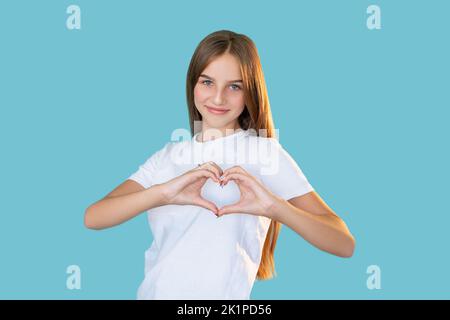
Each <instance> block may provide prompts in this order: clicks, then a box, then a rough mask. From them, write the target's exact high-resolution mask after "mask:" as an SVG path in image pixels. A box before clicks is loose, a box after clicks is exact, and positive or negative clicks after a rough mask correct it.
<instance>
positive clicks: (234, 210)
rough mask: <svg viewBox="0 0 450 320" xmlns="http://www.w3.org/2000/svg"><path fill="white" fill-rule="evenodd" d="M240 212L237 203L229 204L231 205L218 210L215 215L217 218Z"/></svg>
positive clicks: (240, 209)
mask: <svg viewBox="0 0 450 320" xmlns="http://www.w3.org/2000/svg"><path fill="white" fill-rule="evenodd" d="M241 212H242V208H240V207H239V203H237V204H231V205H228V206H224V207H222V208H220V209H219V212H218V213H217V216H218V217H221V216H223V215H225V214H230V213H241Z"/></svg>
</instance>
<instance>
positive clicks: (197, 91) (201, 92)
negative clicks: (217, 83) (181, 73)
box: [194, 85, 208, 102]
mask: <svg viewBox="0 0 450 320" xmlns="http://www.w3.org/2000/svg"><path fill="white" fill-rule="evenodd" d="M207 98H208V92H207V91H206V90H205V89H203V88H202V87H201V86H199V85H196V86H195V87H194V100H195V101H199V102H202V101H205V100H206V99H207Z"/></svg>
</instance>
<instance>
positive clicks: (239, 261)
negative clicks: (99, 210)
mask: <svg viewBox="0 0 450 320" xmlns="http://www.w3.org/2000/svg"><path fill="white" fill-rule="evenodd" d="M198 134H199V133H197V134H196V135H194V136H193V137H192V138H190V139H187V140H185V141H178V142H168V143H167V144H166V145H165V146H164V147H163V148H162V149H161V150H159V151H157V152H156V153H154V154H153V155H152V156H151V157H150V158H148V159H147V161H145V163H143V164H142V165H141V166H139V169H138V170H137V171H136V172H135V173H133V174H132V175H131V176H130V177H129V178H128V179H131V180H134V181H136V182H138V183H139V184H141V185H142V186H143V187H144V188H149V187H151V186H152V185H153V184H160V183H164V182H166V181H168V180H170V179H172V178H175V177H177V176H179V175H181V174H183V173H184V172H186V171H188V170H191V169H193V168H195V167H197V165H198V164H201V163H204V162H207V161H214V162H216V163H217V164H218V165H219V166H220V167H221V168H222V170H225V169H227V168H229V167H232V166H235V165H240V166H241V167H243V168H244V169H245V170H246V171H247V172H249V173H250V174H252V175H254V176H255V177H257V178H258V179H260V181H261V182H262V183H263V184H264V185H265V186H266V187H267V188H268V189H269V190H271V191H272V192H273V193H274V194H276V195H278V196H280V197H282V198H283V199H286V200H288V199H291V198H293V197H296V196H301V195H303V194H305V193H308V192H310V191H312V190H314V189H313V188H312V186H311V185H310V184H309V182H308V180H307V179H306V177H305V175H304V174H303V172H302V170H301V169H300V167H299V166H298V165H297V163H296V162H295V161H294V160H293V159H292V157H291V156H290V155H289V154H288V153H287V152H286V151H285V150H284V149H283V147H282V146H281V145H280V144H279V142H278V140H276V138H265V137H259V136H257V135H256V134H255V133H254V132H253V131H251V130H240V131H237V132H235V133H233V134H230V135H227V136H224V137H221V138H218V139H215V140H210V141H206V142H198V141H197V136H198ZM201 194H202V196H203V197H204V198H205V199H207V200H210V201H212V202H214V203H215V204H216V205H217V207H218V208H220V207H222V206H224V205H226V204H231V203H235V202H237V201H238V200H239V196H240V193H239V189H238V187H237V185H236V184H235V183H234V182H233V181H230V182H229V183H228V184H227V185H226V186H224V187H220V186H219V185H218V184H217V183H215V182H214V181H212V180H211V179H208V180H207V182H206V183H205V185H204V186H203V188H202V190H201ZM147 216H148V221H149V225H150V228H151V232H152V234H153V242H152V244H151V246H150V248H149V249H148V250H147V251H146V252H145V273H144V275H145V276H144V280H143V282H142V283H141V285H140V287H139V289H138V292H137V298H138V299H187V300H189V299H204V300H212V299H250V293H251V290H252V287H253V283H254V281H255V278H256V274H257V271H258V268H259V264H260V261H261V255H262V249H263V245H264V240H265V238H266V235H267V231H268V229H269V226H270V222H271V219H269V218H266V217H263V216H255V215H251V214H246V213H232V214H228V215H224V216H222V217H220V218H217V217H216V216H215V214H214V213H213V212H211V211H209V210H208V209H205V208H202V207H198V206H193V205H184V206H182V205H166V206H161V207H157V208H153V209H150V210H148V214H147Z"/></svg>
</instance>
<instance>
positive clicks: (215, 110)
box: [205, 106, 230, 114]
mask: <svg viewBox="0 0 450 320" xmlns="http://www.w3.org/2000/svg"><path fill="white" fill-rule="evenodd" d="M205 107H206V109H208V111H209V112H211V113H213V114H225V113H227V112H228V111H230V109H220V108H212V107H209V106H205Z"/></svg>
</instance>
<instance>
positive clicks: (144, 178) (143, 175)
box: [127, 145, 167, 189]
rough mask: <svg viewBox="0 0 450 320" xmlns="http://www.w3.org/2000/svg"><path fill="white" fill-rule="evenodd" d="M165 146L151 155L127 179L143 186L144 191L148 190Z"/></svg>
mask: <svg viewBox="0 0 450 320" xmlns="http://www.w3.org/2000/svg"><path fill="white" fill-rule="evenodd" d="M166 148H167V145H165V146H164V147H163V148H162V149H161V150H159V151H157V152H155V153H154V154H152V155H151V156H150V157H149V158H148V159H147V160H146V161H145V162H144V163H143V164H141V165H140V166H139V168H138V170H137V171H136V172H134V173H133V174H132V175H131V176H129V177H128V178H127V180H133V181H136V182H137V183H139V184H140V185H141V186H143V187H144V188H145V189H148V188H150V187H151V186H152V185H153V184H154V182H153V181H154V179H153V177H154V175H155V172H157V170H158V168H159V167H160V163H161V161H162V157H163V155H164V153H165V150H166Z"/></svg>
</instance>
